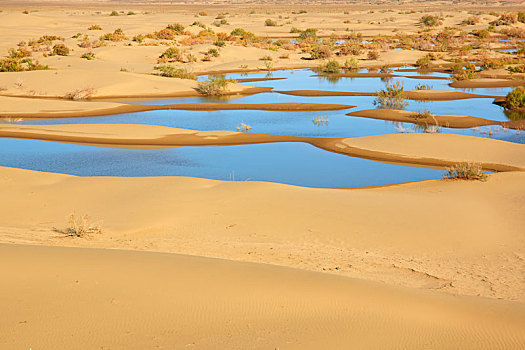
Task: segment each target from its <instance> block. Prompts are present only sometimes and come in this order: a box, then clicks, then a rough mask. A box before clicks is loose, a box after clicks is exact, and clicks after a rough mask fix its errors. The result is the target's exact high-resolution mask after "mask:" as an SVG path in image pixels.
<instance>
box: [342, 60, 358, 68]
mask: <svg viewBox="0 0 525 350" xmlns="http://www.w3.org/2000/svg"><path fill="white" fill-rule="evenodd" d="M343 66H344V68H345V69H348V70H352V71H356V70H358V69H359V63H358V62H357V60H356V59H355V58H353V57H352V58H350V59H347V60H346V61H345V63H344V65H343Z"/></svg>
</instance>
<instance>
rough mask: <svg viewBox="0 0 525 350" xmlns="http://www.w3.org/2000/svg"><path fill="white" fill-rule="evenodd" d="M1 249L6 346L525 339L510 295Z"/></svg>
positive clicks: (394, 345)
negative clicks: (478, 295)
mask: <svg viewBox="0 0 525 350" xmlns="http://www.w3.org/2000/svg"><path fill="white" fill-rule="evenodd" d="M0 252H1V254H0V271H2V278H3V285H4V286H9V288H8V289H5V288H3V289H1V290H0V296H1V298H0V305H1V308H2V310H3V317H2V319H1V320H0V330H1V331H2V332H1V335H0V346H1V347H2V348H11V349H13V348H31V347H32V348H37V349H66V348H67V349H86V348H90V349H95V348H102V349H146V348H156V347H160V348H169V349H185V348H188V347H189V348H193V349H277V348H279V349H327V348H330V349H348V348H359V349H399V348H405V349H406V348H412V349H422V348H427V349H457V348H461V349H520V348H523V346H525V334H524V333H523V332H522V330H523V327H525V308H524V307H523V305H520V304H514V303H509V302H500V301H495V300H483V299H482V300H474V299H472V298H466V297H451V296H444V295H438V294H431V293H423V292H417V291H416V292H415V291H411V290H405V289H396V288H392V287H386V286H383V285H376V284H373V283H369V282H364V281H359V280H353V279H347V278H339V277H335V276H328V275H323V274H317V273H311V272H303V271H299V270H293V269H286V268H278V267H272V266H268V265H257V264H248V263H238V262H230V261H225V260H216V259H208V258H198V257H191V256H182V255H170V254H159V253H139V252H128V251H115V250H113V251H111V250H98V249H89V250H86V249H75V248H50V247H32V246H16V245H14V246H11V245H0ZM35 289H38V290H39V291H40V292H39V293H34V290H35ZM51 315H52V316H51Z"/></svg>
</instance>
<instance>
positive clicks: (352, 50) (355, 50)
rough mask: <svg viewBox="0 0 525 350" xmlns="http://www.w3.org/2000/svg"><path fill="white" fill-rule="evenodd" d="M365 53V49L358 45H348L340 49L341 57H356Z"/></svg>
mask: <svg viewBox="0 0 525 350" xmlns="http://www.w3.org/2000/svg"><path fill="white" fill-rule="evenodd" d="M362 53H363V48H362V47H361V46H360V45H358V44H351V43H347V44H345V45H343V46H341V48H340V49H339V55H343V56H346V55H354V56H358V55H360V54H362Z"/></svg>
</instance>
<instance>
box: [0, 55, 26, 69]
mask: <svg viewBox="0 0 525 350" xmlns="http://www.w3.org/2000/svg"><path fill="white" fill-rule="evenodd" d="M22 71H25V68H24V66H22V64H21V63H20V60H19V59H17V58H11V57H7V58H1V59H0V72H22Z"/></svg>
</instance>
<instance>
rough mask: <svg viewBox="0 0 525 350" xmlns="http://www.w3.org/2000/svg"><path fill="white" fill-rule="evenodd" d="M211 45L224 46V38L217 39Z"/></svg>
mask: <svg viewBox="0 0 525 350" xmlns="http://www.w3.org/2000/svg"><path fill="white" fill-rule="evenodd" d="M213 45H215V46H218V47H224V46H226V42H225V41H224V40H217V41H215V42H214V43H213Z"/></svg>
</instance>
